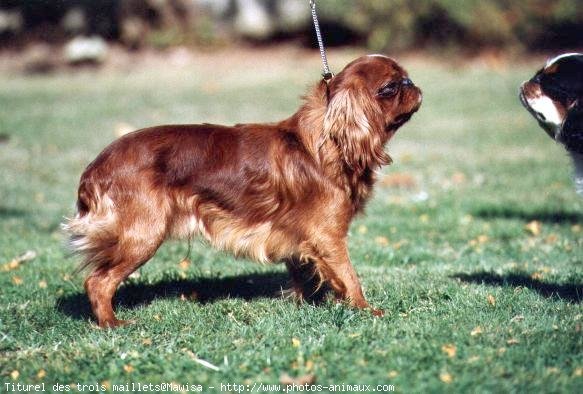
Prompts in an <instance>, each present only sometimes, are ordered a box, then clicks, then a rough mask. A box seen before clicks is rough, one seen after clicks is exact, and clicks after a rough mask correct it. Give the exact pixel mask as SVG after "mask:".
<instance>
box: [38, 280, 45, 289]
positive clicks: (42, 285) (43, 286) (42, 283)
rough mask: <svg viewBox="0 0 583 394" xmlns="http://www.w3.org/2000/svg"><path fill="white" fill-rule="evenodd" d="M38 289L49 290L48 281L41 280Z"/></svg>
mask: <svg viewBox="0 0 583 394" xmlns="http://www.w3.org/2000/svg"><path fill="white" fill-rule="evenodd" d="M38 287H40V288H41V289H46V288H47V281H46V280H44V279H43V280H41V281H40V282H38Z"/></svg>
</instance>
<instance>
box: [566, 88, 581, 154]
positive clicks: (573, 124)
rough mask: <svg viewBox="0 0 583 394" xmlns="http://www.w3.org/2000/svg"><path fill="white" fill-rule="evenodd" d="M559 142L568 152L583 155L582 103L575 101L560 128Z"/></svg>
mask: <svg viewBox="0 0 583 394" xmlns="http://www.w3.org/2000/svg"><path fill="white" fill-rule="evenodd" d="M561 142H563V143H564V144H565V147H566V148H567V150H568V151H570V152H577V153H581V154H583V103H582V102H581V99H579V100H577V101H576V102H575V103H574V104H573V105H572V106H571V108H569V112H568V113H567V116H566V117H565V121H564V122H563V127H562V128H561Z"/></svg>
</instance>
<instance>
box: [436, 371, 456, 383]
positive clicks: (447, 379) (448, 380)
mask: <svg viewBox="0 0 583 394" xmlns="http://www.w3.org/2000/svg"><path fill="white" fill-rule="evenodd" d="M439 380H441V381H442V382H443V383H447V384H450V383H451V382H453V376H451V374H449V373H447V372H444V373H442V374H440V375H439Z"/></svg>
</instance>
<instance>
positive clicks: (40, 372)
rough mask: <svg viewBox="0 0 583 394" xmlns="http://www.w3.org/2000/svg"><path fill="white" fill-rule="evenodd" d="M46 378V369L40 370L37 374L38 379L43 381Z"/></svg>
mask: <svg viewBox="0 0 583 394" xmlns="http://www.w3.org/2000/svg"><path fill="white" fill-rule="evenodd" d="M45 376H47V372H46V371H45V370H44V369H40V370H39V371H38V372H37V373H36V377H37V379H43V378H44V377H45Z"/></svg>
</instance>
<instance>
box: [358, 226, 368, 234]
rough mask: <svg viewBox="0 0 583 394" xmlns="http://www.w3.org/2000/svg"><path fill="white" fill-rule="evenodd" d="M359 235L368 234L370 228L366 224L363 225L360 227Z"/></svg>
mask: <svg viewBox="0 0 583 394" xmlns="http://www.w3.org/2000/svg"><path fill="white" fill-rule="evenodd" d="M358 233H359V234H366V233H368V228H367V227H366V226H365V225H364V224H361V225H360V226H358Z"/></svg>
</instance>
